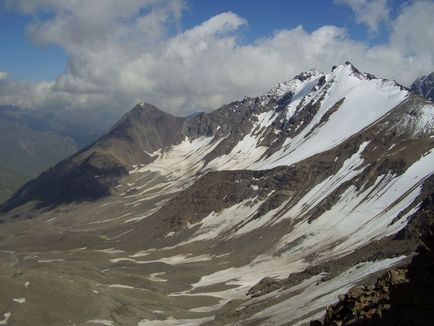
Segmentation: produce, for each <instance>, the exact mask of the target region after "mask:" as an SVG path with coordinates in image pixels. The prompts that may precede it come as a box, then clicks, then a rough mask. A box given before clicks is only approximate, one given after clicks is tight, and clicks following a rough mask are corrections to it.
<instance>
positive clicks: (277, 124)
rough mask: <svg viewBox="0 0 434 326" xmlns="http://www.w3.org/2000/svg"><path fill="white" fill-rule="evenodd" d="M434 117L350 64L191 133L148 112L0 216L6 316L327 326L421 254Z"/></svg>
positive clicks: (241, 104)
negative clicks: (363, 290) (369, 287)
mask: <svg viewBox="0 0 434 326" xmlns="http://www.w3.org/2000/svg"><path fill="white" fill-rule="evenodd" d="M433 116H434V106H433V104H432V103H431V102H429V101H427V100H426V99H425V98H423V97H420V96H418V95H415V94H410V93H409V92H408V90H406V89H405V88H403V87H402V86H400V85H398V84H396V83H395V82H391V81H387V80H381V79H376V78H375V77H374V76H372V75H370V74H367V73H362V72H360V71H359V70H357V69H356V68H355V67H354V66H352V65H351V64H350V63H346V64H345V65H340V66H337V67H335V68H334V69H333V71H332V72H330V73H328V74H323V73H319V72H315V71H309V72H306V73H303V74H300V75H298V76H296V77H295V78H294V79H292V80H290V81H288V82H285V83H281V84H279V85H278V86H277V87H275V88H273V89H272V90H270V92H268V93H267V94H265V95H263V96H260V97H257V98H245V99H243V100H242V101H237V102H233V103H230V104H228V105H225V106H223V107H222V108H220V109H218V110H217V111H215V112H212V113H202V114H198V115H195V116H192V117H188V118H177V117H173V116H171V115H168V114H166V113H164V112H161V111H159V110H158V109H156V108H154V107H152V106H148V105H145V104H142V105H138V106H136V107H135V108H134V109H133V110H132V111H131V112H130V113H129V114H127V115H126V116H125V117H124V118H123V119H122V120H121V121H120V122H119V123H118V124H116V125H115V126H114V127H113V129H112V130H111V131H110V132H109V133H108V134H107V135H106V136H104V137H102V138H101V139H100V140H99V141H97V142H96V143H95V144H93V145H91V146H90V147H88V148H86V149H84V150H83V151H81V152H79V153H77V154H75V155H74V156H72V157H70V158H69V159H67V160H65V161H64V162H62V163H60V164H59V165H58V166H56V167H54V168H53V169H52V170H51V171H47V172H46V173H45V174H43V175H42V176H41V177H40V178H39V179H36V180H35V181H34V182H33V183H30V184H28V185H27V186H25V187H24V188H22V189H21V190H20V192H19V193H17V195H16V196H15V197H14V198H15V199H14V200H15V201H12V200H11V201H9V202H8V203H6V205H9V206H3V207H2V208H3V211H4V212H5V213H4V215H3V216H2V221H4V222H10V223H4V224H2V225H1V227H0V246H1V247H0V248H1V249H0V256H1V257H2V259H1V263H0V282H1V284H2V286H4V288H7V289H8V291H7V292H5V293H4V294H0V317H1V313H9V312H10V313H11V315H10V317H9V323H10V324H11V325H35V324H37V325H38V324H40V325H58V324H65V323H67V322H72V323H75V324H76V325H88V324H92V323H98V322H99V323H100V324H107V325H118V324H119V325H139V326H140V325H148V324H149V325H153V324H155V325H162V324H169V325H170V324H178V325H201V324H204V325H228V324H237V325H286V324H290V325H301V324H305V323H309V321H310V320H312V319H316V318H321V317H322V316H323V315H324V312H325V308H326V306H328V305H329V304H330V303H332V302H334V301H335V300H336V298H337V295H338V294H342V293H345V292H346V291H347V290H349V289H350V288H352V287H354V286H355V285H361V284H365V283H366V282H367V281H369V280H372V279H375V278H376V277H378V276H379V275H381V274H382V273H383V272H384V271H385V270H388V269H393V268H394V267H396V266H403V265H405V264H407V263H408V262H409V261H410V260H411V259H412V257H413V255H414V252H415V250H416V248H418V246H419V245H420V244H421V242H420V241H421V240H420V234H421V233H424V232H425V231H424V230H426V223H425V222H424V217H423V216H422V215H420V214H422V213H421V212H423V209H424V207H426V205H427V204H426V203H428V202H429V200H432V199H430V198H431V193H432V183H433V178H432V175H433V172H434V168H433V165H432V161H433V157H434V156H433V155H434V154H433V152H432V149H433V147H434V139H433V136H434V126H433V121H434V119H433ZM32 205H37V206H38V207H37V208H36V209H35V208H34V207H32ZM25 217H34V218H32V219H25ZM27 282H30V285H28V287H26V286H25V284H27ZM59 287H60V288H62V289H63V290H62V291H61V293H59V291H58V290H57V289H58V288H59ZM372 295H373V296H374V294H372ZM14 298H15V299H20V298H25V299H26V301H25V303H22V304H19V305H18V304H15V303H17V302H16V301H13V299H14ZM45 298H50V300H49V301H48V302H47V301H46V299H45ZM375 298H377V297H375ZM351 300H352V299H351ZM375 300H377V299H375ZM21 301H22V300H21ZM347 301H348V300H347ZM347 301H346V302H347ZM377 301H380V300H377ZM11 302H12V303H13V302H15V303H13V304H12V305H11ZM351 302H356V301H354V300H353V301H351ZM65 306H68V307H72V308H70V309H69V310H68V311H66V310H65V309H64V308H62V307H65Z"/></svg>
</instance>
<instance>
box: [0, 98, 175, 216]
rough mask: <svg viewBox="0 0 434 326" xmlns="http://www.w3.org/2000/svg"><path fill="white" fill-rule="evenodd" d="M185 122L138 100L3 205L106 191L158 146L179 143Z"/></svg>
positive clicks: (95, 195) (97, 194)
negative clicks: (102, 132)
mask: <svg viewBox="0 0 434 326" xmlns="http://www.w3.org/2000/svg"><path fill="white" fill-rule="evenodd" d="M183 122H184V118H178V117H173V116H171V115H169V114H166V113H164V112H162V111H160V110H158V109H157V108H155V107H153V106H151V105H147V104H146V105H145V104H143V105H137V106H136V107H135V108H134V109H132V110H131V111H130V112H128V113H127V114H125V115H124V117H123V118H122V119H121V120H120V121H119V122H118V123H116V124H115V126H113V128H112V129H111V130H110V131H109V132H108V134H106V135H104V136H103V137H101V138H100V139H99V140H97V141H96V142H95V143H93V144H92V145H90V146H88V147H86V148H84V149H83V150H81V151H80V152H78V153H76V154H74V155H72V156H71V157H69V158H67V159H65V160H63V161H62V162H60V163H58V164H57V165H56V166H54V167H53V168H50V169H49V170H47V171H45V172H43V173H42V174H41V175H40V176H39V177H38V178H36V179H35V180H32V181H30V182H28V183H27V184H26V185H24V186H23V187H22V188H21V189H20V190H19V191H18V192H17V193H16V194H15V195H14V196H13V197H12V198H11V199H9V200H8V201H7V202H6V203H5V204H3V206H1V209H2V210H3V211H8V210H10V209H11V208H14V207H17V206H19V205H22V204H24V203H27V202H32V201H35V202H37V207H48V206H56V205H59V204H62V203H63V204H64V203H69V202H73V201H82V200H94V199H97V198H100V197H103V196H107V195H109V194H110V187H111V186H114V185H116V184H117V180H118V179H119V178H121V177H122V176H125V175H127V174H128V169H129V167H132V166H134V165H137V164H139V163H142V164H143V163H144V164H146V163H149V162H152V161H153V160H154V159H155V158H153V157H152V153H153V152H154V151H155V150H157V149H159V148H165V147H167V146H168V145H170V144H175V143H177V142H180V141H181V139H180V136H181V134H180V129H181V126H182V124H183Z"/></svg>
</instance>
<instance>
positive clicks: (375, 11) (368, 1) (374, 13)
mask: <svg viewBox="0 0 434 326" xmlns="http://www.w3.org/2000/svg"><path fill="white" fill-rule="evenodd" d="M335 3H336V4H342V5H347V6H349V7H350V8H351V9H352V10H353V11H354V15H355V17H356V21H357V22H358V23H360V24H365V25H366V26H367V27H368V28H369V31H371V32H374V33H375V32H377V30H378V27H379V26H380V24H381V23H384V22H388V21H389V7H388V5H387V0H335Z"/></svg>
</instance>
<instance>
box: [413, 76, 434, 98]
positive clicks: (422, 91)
mask: <svg viewBox="0 0 434 326" xmlns="http://www.w3.org/2000/svg"><path fill="white" fill-rule="evenodd" d="M411 90H412V91H413V92H415V93H417V94H419V95H421V96H425V97H426V98H427V99H429V100H431V101H434V72H432V73H430V74H429V75H427V76H422V77H419V78H418V79H416V80H415V81H414V82H413V84H412V85H411Z"/></svg>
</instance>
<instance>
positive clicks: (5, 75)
mask: <svg viewBox="0 0 434 326" xmlns="http://www.w3.org/2000/svg"><path fill="white" fill-rule="evenodd" d="M6 78H8V73H7V72H4V71H0V80H2V79H6Z"/></svg>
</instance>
